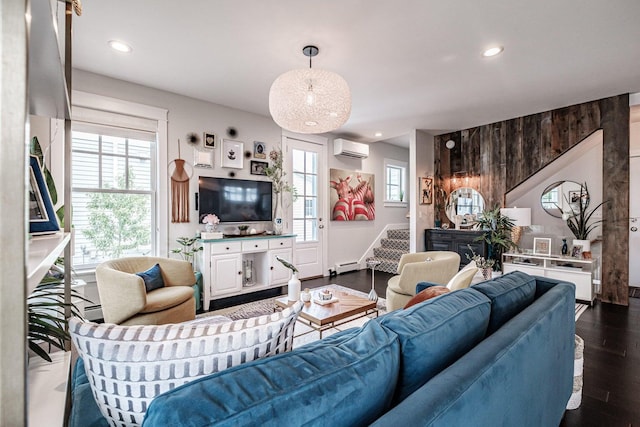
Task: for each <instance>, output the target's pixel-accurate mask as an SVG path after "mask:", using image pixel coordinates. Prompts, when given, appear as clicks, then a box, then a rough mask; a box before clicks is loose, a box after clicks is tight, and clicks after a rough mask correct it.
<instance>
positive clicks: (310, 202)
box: [285, 137, 326, 278]
mask: <svg viewBox="0 0 640 427" xmlns="http://www.w3.org/2000/svg"><path fill="white" fill-rule="evenodd" d="M285 139H286V142H287V145H288V147H289V155H290V156H291V157H290V158H291V176H292V183H293V185H294V187H295V189H296V194H297V198H296V199H295V201H293V203H292V207H293V209H292V221H293V226H292V231H293V234H295V235H296V250H295V255H294V258H295V262H296V267H297V268H298V270H299V274H298V276H299V277H300V278H308V277H317V276H321V275H322V274H323V254H324V247H323V240H324V234H325V229H324V223H323V221H324V217H323V213H324V212H326V209H325V203H324V198H325V192H324V191H323V188H324V187H325V186H326V184H323V183H324V182H325V181H324V180H325V171H324V169H323V168H321V167H320V165H321V163H322V159H324V158H325V157H326V153H325V151H326V149H325V145H323V144H317V143H313V142H309V141H302V140H300V139H297V138H291V137H287V138H285Z"/></svg>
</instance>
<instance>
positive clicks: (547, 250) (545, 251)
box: [533, 237, 551, 256]
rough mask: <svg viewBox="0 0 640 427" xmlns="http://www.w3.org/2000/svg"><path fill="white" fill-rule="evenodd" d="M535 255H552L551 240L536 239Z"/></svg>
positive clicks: (534, 245) (534, 241)
mask: <svg viewBox="0 0 640 427" xmlns="http://www.w3.org/2000/svg"><path fill="white" fill-rule="evenodd" d="M533 254H534V255H544V256H549V255H551V239H549V238H547V237H534V239H533Z"/></svg>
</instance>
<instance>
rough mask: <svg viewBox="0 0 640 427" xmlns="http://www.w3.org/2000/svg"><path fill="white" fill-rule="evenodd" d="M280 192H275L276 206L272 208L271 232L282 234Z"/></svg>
mask: <svg viewBox="0 0 640 427" xmlns="http://www.w3.org/2000/svg"><path fill="white" fill-rule="evenodd" d="M280 194H281V193H278V194H276V206H275V208H274V209H273V232H274V233H275V234H282V225H283V224H282V200H281V195H280Z"/></svg>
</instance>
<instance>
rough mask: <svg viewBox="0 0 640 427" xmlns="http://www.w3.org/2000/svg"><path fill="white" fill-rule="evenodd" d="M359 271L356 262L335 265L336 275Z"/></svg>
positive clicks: (358, 265)
mask: <svg viewBox="0 0 640 427" xmlns="http://www.w3.org/2000/svg"><path fill="white" fill-rule="evenodd" d="M359 269H360V264H358V261H348V262H340V263H337V264H336V273H337V274H342V273H346V272H348V271H354V270H359Z"/></svg>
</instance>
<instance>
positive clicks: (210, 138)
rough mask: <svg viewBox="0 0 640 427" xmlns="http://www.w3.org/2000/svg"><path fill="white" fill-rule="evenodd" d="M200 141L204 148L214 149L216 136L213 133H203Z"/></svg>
mask: <svg viewBox="0 0 640 427" xmlns="http://www.w3.org/2000/svg"><path fill="white" fill-rule="evenodd" d="M202 141H203V144H204V148H216V135H215V134H214V133H213V132H205V133H204V135H203V136H202Z"/></svg>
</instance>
